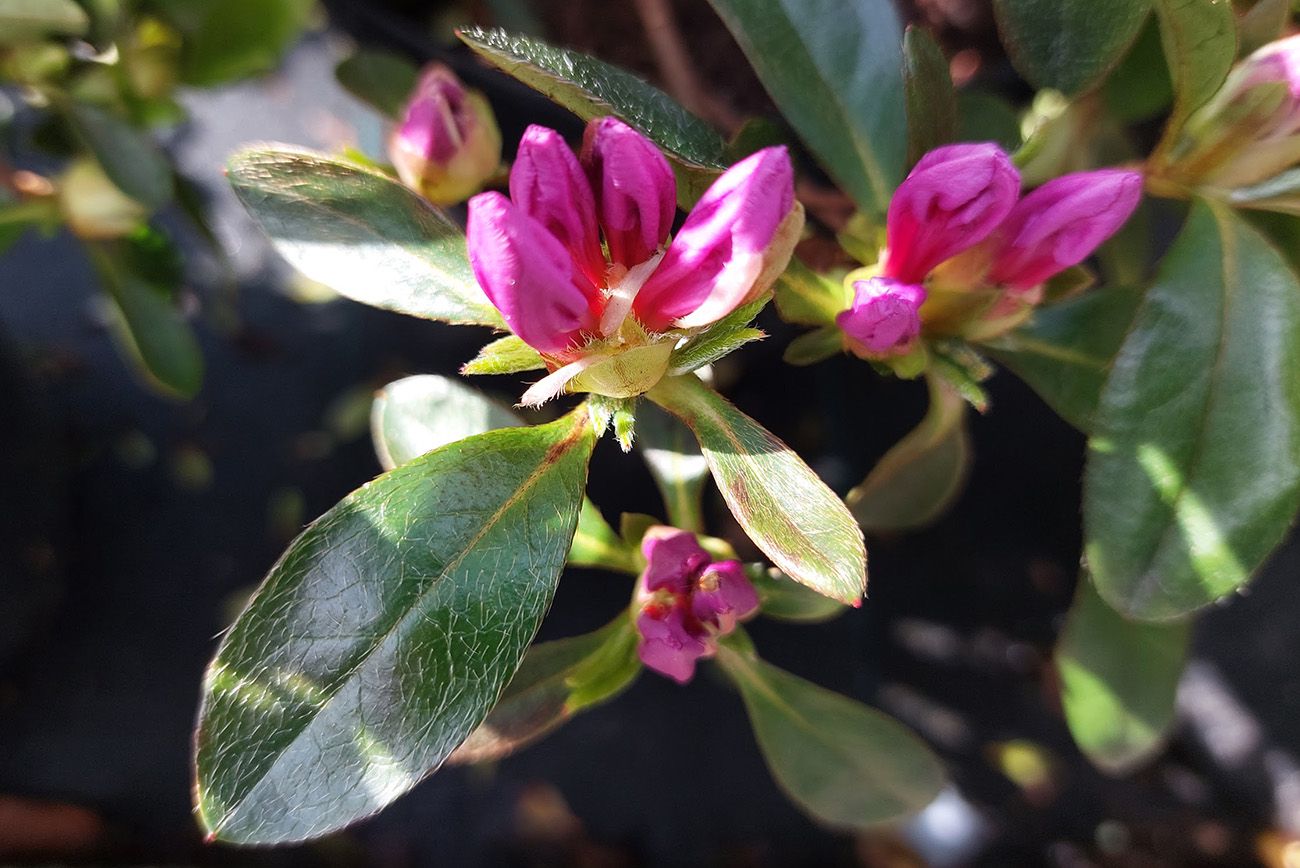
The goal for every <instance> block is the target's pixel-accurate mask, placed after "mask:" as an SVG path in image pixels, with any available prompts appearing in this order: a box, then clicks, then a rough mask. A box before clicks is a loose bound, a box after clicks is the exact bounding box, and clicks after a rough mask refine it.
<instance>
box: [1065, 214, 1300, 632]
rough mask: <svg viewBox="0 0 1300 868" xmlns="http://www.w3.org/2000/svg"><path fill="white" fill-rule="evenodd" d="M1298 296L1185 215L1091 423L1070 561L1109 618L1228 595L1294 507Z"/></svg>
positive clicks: (1230, 223)
mask: <svg viewBox="0 0 1300 868" xmlns="http://www.w3.org/2000/svg"><path fill="white" fill-rule="evenodd" d="M1297 371H1300V282H1297V280H1296V277H1295V275H1294V274H1292V272H1291V271H1290V270H1289V269H1288V268H1287V265H1286V263H1285V262H1284V261H1283V259H1282V257H1281V256H1280V255H1279V254H1278V253H1277V251H1276V250H1274V249H1273V248H1272V247H1271V246H1270V245H1269V244H1268V242H1267V241H1266V240H1265V239H1264V238H1263V237H1262V236H1261V235H1260V234H1259V233H1258V232H1256V231H1255V230H1254V229H1253V228H1251V227H1250V226H1248V225H1247V224H1246V223H1245V222H1244V221H1242V220H1241V218H1239V217H1237V216H1236V215H1235V214H1234V213H1233V212H1232V211H1230V210H1228V209H1227V208H1224V207H1222V206H1218V205H1210V204H1207V203H1204V202H1197V203H1196V204H1195V205H1194V206H1193V208H1192V212H1191V216H1190V217H1189V218H1188V220H1187V223H1186V225H1185V226H1184V227H1183V230H1182V232H1181V234H1180V235H1179V237H1178V240H1177V241H1175V243H1174V245H1173V247H1172V248H1171V249H1170V251H1169V253H1168V254H1167V255H1166V256H1165V260H1164V262H1163V263H1162V265H1161V268H1160V272H1159V274H1158V275H1157V278H1156V283H1155V285H1154V286H1153V287H1151V289H1150V290H1148V291H1147V294H1146V296H1145V298H1144V299H1143V302H1142V305H1141V307H1140V308H1139V309H1138V313H1137V317H1136V320H1135V322H1134V325H1133V329H1132V331H1131V332H1130V334H1129V336H1128V338H1127V339H1126V340H1125V342H1124V346H1123V347H1122V348H1121V350H1120V352H1119V355H1118V356H1117V357H1116V360H1115V363H1114V367H1113V369H1112V371H1111V375H1110V379H1109V380H1108V381H1107V383H1106V388H1105V391H1104V392H1103V393H1102V397H1101V403H1100V405H1099V406H1098V408H1097V413H1096V416H1095V417H1094V420H1093V425H1092V438H1091V440H1090V442H1089V457H1088V466H1087V470H1086V472H1085V475H1084V504H1083V513H1084V543H1085V545H1084V550H1085V553H1086V555H1087V558H1088V564H1089V568H1090V569H1091V570H1092V574H1093V579H1094V581H1095V583H1096V585H1097V589H1098V591H1100V593H1101V595H1102V596H1103V597H1104V598H1105V599H1106V601H1107V602H1109V603H1110V604H1111V605H1112V606H1114V607H1115V608H1117V609H1118V610H1119V611H1120V612H1121V613H1124V614H1127V615H1129V616H1131V617H1138V618H1144V619H1165V618H1174V617H1178V616H1181V615H1186V614H1187V613H1189V612H1192V611H1195V610H1196V609H1199V608H1201V607H1202V606H1205V605H1208V604H1209V603H1211V602H1213V601H1215V600H1217V599H1219V598H1220V597H1222V596H1224V595H1226V594H1230V593H1232V592H1233V591H1235V590H1236V589H1237V588H1239V587H1241V586H1242V585H1243V584H1244V583H1245V582H1246V581H1247V580H1248V579H1249V578H1250V576H1251V573H1252V572H1254V570H1255V569H1256V568H1257V567H1258V566H1259V564H1260V563H1261V562H1262V561H1263V559H1264V558H1265V557H1267V556H1268V554H1269V552H1270V551H1272V549H1273V548H1274V546H1276V545H1277V544H1278V543H1279V542H1280V541H1281V539H1282V537H1283V536H1284V535H1285V533H1286V531H1287V529H1288V528H1289V527H1290V525H1291V522H1292V520H1293V519H1294V517H1295V514H1296V510H1297V508H1300V377H1297V376H1296V372H1297Z"/></svg>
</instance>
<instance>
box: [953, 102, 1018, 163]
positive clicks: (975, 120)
mask: <svg viewBox="0 0 1300 868" xmlns="http://www.w3.org/2000/svg"><path fill="white" fill-rule="evenodd" d="M957 140H958V141H962V142H996V143H997V144H999V145H1001V146H1002V149H1003V150H1004V151H1007V152H1008V153H1015V152H1016V151H1017V150H1018V149H1019V148H1020V146H1021V144H1023V142H1024V138H1023V136H1022V135H1021V133H1020V117H1019V115H1018V114H1017V113H1016V110H1015V109H1014V108H1013V107H1012V106H1011V103H1009V102H1007V101H1006V100H1005V99H1003V98H1002V97H1000V96H998V95H997V94H993V93H989V92H987V91H983V90H963V91H960V92H958V94H957Z"/></svg>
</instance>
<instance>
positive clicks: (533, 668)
mask: <svg viewBox="0 0 1300 868" xmlns="http://www.w3.org/2000/svg"><path fill="white" fill-rule="evenodd" d="M636 643H637V634H636V629H635V628H634V627H633V625H632V619H631V618H629V617H628V616H627V615H626V614H623V615H620V616H619V617H618V618H617V619H616V620H614V621H613V622H612V623H610V624H607V625H606V626H604V627H602V628H601V629H599V630H597V631H596V632H594V633H588V634H586V635H585V636H574V637H573V638H571V639H558V640H556V641H554V642H541V643H539V644H537V645H534V646H533V647H531V648H529V649H528V653H527V654H525V655H524V661H523V663H521V664H520V665H519V671H518V672H516V673H515V677H514V678H512V679H511V680H510V686H509V687H507V688H506V691H505V693H503V694H501V701H500V702H498V703H497V704H496V707H495V708H493V709H492V711H491V712H490V713H489V714H488V716H487V719H486V720H484V721H483V723H482V724H480V725H479V728H478V729H476V730H474V731H473V732H472V733H470V736H469V738H467V739H465V742H464V744H462V745H461V746H460V747H458V748H457V749H456V751H455V753H453V754H452V755H451V756H450V757H448V759H447V761H448V762H449V763H455V764H461V763H479V762H489V761H492V760H499V759H502V758H503V757H507V756H509V755H510V754H512V753H514V752H515V751H517V750H519V749H520V748H523V747H526V746H528V745H530V744H532V743H533V742H535V741H538V740H539V739H541V738H543V737H545V736H546V735H548V734H549V733H551V732H553V731H554V730H555V729H557V728H558V727H559V726H561V725H562V724H563V723H565V722H566V721H567V720H569V719H570V718H571V717H573V716H574V715H575V714H577V713H578V712H579V711H582V710H584V709H587V708H590V707H592V706H594V705H598V704H600V703H602V702H607V701H608V700H610V699H613V698H614V697H615V696H617V695H618V694H619V693H622V692H623V690H624V689H626V688H627V687H628V686H629V685H630V684H631V683H632V682H633V680H635V679H636V676H637V675H638V674H639V673H640V671H641V661H640V660H638V659H637V655H636Z"/></svg>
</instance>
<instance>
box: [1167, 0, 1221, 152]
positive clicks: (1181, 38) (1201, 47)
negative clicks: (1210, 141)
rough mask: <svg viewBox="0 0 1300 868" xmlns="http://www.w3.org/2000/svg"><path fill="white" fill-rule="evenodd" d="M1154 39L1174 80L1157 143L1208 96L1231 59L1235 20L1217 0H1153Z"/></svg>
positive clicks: (1173, 134) (1170, 139) (1177, 128)
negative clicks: (1166, 120) (1157, 36)
mask: <svg viewBox="0 0 1300 868" xmlns="http://www.w3.org/2000/svg"><path fill="white" fill-rule="evenodd" d="M1155 10H1156V15H1157V17H1158V18H1159V21H1160V41H1161V43H1162V44H1163V45H1164V48H1165V59H1166V61H1167V62H1168V64H1169V75H1170V78H1171V79H1172V81H1173V84H1174V113H1173V117H1171V118H1170V119H1169V124H1168V126H1167V128H1166V132H1165V138H1164V140H1163V142H1162V147H1168V146H1170V145H1172V144H1173V142H1174V141H1175V137H1176V135H1177V133H1179V132H1180V131H1181V130H1182V128H1183V124H1184V123H1186V121H1187V119H1188V118H1189V117H1190V116H1191V114H1192V112H1194V111H1196V110H1197V109H1198V108H1200V107H1201V106H1202V105H1204V104H1205V103H1206V102H1208V101H1209V99H1210V97H1212V96H1214V94H1215V92H1216V91H1217V90H1218V89H1219V86H1220V85H1222V84H1223V81H1224V79H1226V78H1227V77H1228V71H1229V70H1230V69H1232V64H1233V62H1234V61H1235V60H1236V59H1237V19H1236V16H1235V14H1234V13H1233V11H1232V4H1231V3H1226V2H1222V0H1155Z"/></svg>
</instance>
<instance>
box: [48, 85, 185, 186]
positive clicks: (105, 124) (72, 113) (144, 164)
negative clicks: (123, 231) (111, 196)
mask: <svg viewBox="0 0 1300 868" xmlns="http://www.w3.org/2000/svg"><path fill="white" fill-rule="evenodd" d="M67 117H68V120H69V122H70V123H71V125H72V128H73V129H74V130H75V131H76V133H77V136H78V137H79V138H80V139H81V140H82V142H83V143H84V144H85V145H86V147H87V148H88V149H89V150H90V152H91V153H92V154H94V156H95V159H96V160H97V161H99V165H100V166H102V167H103V169H104V174H106V175H108V177H109V180H111V181H112V182H113V183H114V184H115V185H116V186H117V188H118V189H119V190H121V191H122V192H123V193H125V194H126V195H128V196H130V197H131V198H132V199H135V200H136V201H137V202H139V203H140V204H141V205H144V206H145V207H147V208H149V209H151V210H152V209H155V208H159V207H161V206H162V205H163V204H165V203H166V202H167V200H168V199H170V198H171V195H172V170H171V166H170V165H169V164H168V163H167V158H166V157H164V156H163V154H162V151H160V150H158V147H157V145H155V144H154V143H153V140H152V139H150V138H149V136H148V135H146V134H145V133H143V132H141V131H140V130H137V129H136V128H135V127H133V126H131V125H130V124H129V123H127V122H126V121H125V120H123V119H122V118H119V117H118V116H116V115H114V114H110V113H109V112H107V111H105V110H104V109H101V108H99V107H97V106H92V105H86V104H85V103H79V102H71V103H68V104H67Z"/></svg>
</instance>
